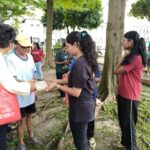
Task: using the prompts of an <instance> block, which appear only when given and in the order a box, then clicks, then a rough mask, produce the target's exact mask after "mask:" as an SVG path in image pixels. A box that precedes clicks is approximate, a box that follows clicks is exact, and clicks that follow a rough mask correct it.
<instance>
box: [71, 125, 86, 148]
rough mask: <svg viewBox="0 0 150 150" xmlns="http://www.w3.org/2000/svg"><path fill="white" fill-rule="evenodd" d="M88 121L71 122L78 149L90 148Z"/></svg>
mask: <svg viewBox="0 0 150 150" xmlns="http://www.w3.org/2000/svg"><path fill="white" fill-rule="evenodd" d="M87 124H88V123H87V122H70V128H71V132H72V136H73V140H74V144H75V147H76V149H77V150H88V144H87Z"/></svg>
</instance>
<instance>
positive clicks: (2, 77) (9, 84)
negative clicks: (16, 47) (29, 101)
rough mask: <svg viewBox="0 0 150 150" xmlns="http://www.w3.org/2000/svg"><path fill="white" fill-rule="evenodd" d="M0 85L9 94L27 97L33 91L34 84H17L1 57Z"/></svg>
mask: <svg viewBox="0 0 150 150" xmlns="http://www.w3.org/2000/svg"><path fill="white" fill-rule="evenodd" d="M0 68H1V73H0V84H1V85H2V86H3V87H4V88H5V89H6V90H8V91H9V92H11V93H14V94H18V95H29V93H30V91H35V89H36V88H35V84H34V83H29V82H22V83H21V82H18V81H16V80H15V78H14V77H13V75H12V74H11V73H10V71H9V69H8V67H7V65H6V62H5V60H4V58H3V56H0Z"/></svg>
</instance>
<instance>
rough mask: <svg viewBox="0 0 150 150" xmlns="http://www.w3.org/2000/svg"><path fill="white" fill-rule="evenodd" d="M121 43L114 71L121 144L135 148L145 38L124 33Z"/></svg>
mask: <svg viewBox="0 0 150 150" xmlns="http://www.w3.org/2000/svg"><path fill="white" fill-rule="evenodd" d="M122 45H123V48H124V50H125V51H124V56H123V58H122V60H121V61H120V63H118V65H117V67H116V69H115V71H114V73H115V74H116V75H120V77H119V83H118V93H117V94H118V95H117V103H118V119H119V125H120V128H121V134H122V135H121V144H122V145H123V146H125V147H126V148H127V150H137V143H136V123H137V118H138V105H139V98H140V93H141V86H142V84H141V78H142V70H143V67H144V66H145V65H146V46H145V40H144V39H143V38H140V37H139V34H138V33H137V32H136V31H129V32H127V33H125V34H124V39H123V42H122Z"/></svg>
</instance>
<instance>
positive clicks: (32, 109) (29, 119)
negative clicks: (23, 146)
mask: <svg viewBox="0 0 150 150" xmlns="http://www.w3.org/2000/svg"><path fill="white" fill-rule="evenodd" d="M35 112H36V106H35V103H33V104H31V105H29V106H28V107H26V113H27V117H26V125H27V129H28V134H29V138H30V139H31V138H32V137H33V127H32V114H33V113H35Z"/></svg>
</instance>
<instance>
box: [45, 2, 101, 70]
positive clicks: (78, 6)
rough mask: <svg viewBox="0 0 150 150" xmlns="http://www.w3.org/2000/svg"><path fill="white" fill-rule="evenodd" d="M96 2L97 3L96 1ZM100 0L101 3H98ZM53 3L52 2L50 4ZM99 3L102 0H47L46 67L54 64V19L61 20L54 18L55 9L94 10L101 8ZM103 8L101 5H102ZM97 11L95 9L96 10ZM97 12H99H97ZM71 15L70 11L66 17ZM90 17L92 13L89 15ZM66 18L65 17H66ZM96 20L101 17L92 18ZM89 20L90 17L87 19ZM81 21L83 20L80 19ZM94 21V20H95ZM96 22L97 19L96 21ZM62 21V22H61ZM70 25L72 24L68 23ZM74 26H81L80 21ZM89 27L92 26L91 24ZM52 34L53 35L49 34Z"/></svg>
mask: <svg viewBox="0 0 150 150" xmlns="http://www.w3.org/2000/svg"><path fill="white" fill-rule="evenodd" d="M94 2H95V3H94ZM97 2H99V3H97ZM50 3H51V4H50ZM99 5H100V6H101V0H93V1H89V0H80V1H78V0H72V1H70V0H55V1H53V0H47V8H46V14H47V15H46V23H47V26H46V28H47V37H46V54H47V56H46V63H45V66H44V68H46V69H49V68H50V67H52V66H53V61H52V60H53V57H52V41H51V40H52V37H51V36H52V26H53V20H56V19H57V20H58V21H60V20H59V18H54V19H53V12H54V10H55V9H58V8H64V9H65V10H69V11H71V10H74V11H76V10H82V11H85V10H89V8H90V9H91V10H93V11H94V8H95V9H96V8H97V9H98V8H99ZM100 8H101V7H100ZM94 12H95V11H94ZM96 13H97V12H96ZM68 16H69V13H68V14H67V15H66V17H68ZM88 16H89V17H90V14H89V15H88ZM64 19H65V18H64ZM78 19H79V18H73V17H72V18H70V21H69V22H74V20H78ZM92 19H94V21H95V20H98V21H97V22H99V20H100V18H94V17H93V18H92ZM86 20H87V21H88V19H86ZM80 21H81V20H80ZM94 21H93V22H94ZM95 22H96V21H95ZM60 23H61V22H60ZM68 26H70V24H69V25H68ZM73 26H79V23H78V24H77V22H75V23H74V24H73ZM87 26H88V25H86V26H84V27H87ZM89 28H91V25H89ZM49 34H51V35H49Z"/></svg>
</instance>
